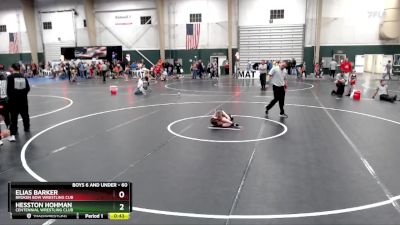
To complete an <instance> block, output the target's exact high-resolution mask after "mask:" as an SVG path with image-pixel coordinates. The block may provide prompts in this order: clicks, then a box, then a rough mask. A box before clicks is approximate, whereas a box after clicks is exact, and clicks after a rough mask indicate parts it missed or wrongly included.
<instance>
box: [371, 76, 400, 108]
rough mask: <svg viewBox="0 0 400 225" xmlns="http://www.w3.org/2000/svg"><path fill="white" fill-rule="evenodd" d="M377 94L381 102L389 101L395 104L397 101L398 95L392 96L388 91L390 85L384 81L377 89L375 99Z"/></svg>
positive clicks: (373, 96)
mask: <svg viewBox="0 0 400 225" xmlns="http://www.w3.org/2000/svg"><path fill="white" fill-rule="evenodd" d="M376 94H378V95H379V100H381V101H387V102H392V103H393V102H395V101H396V100H397V95H395V96H390V95H389V91H388V85H387V84H386V83H385V81H384V80H381V82H380V85H379V86H378V87H377V88H376V91H375V93H374V95H372V98H375V96H376Z"/></svg>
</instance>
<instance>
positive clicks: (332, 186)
mask: <svg viewBox="0 0 400 225" xmlns="http://www.w3.org/2000/svg"><path fill="white" fill-rule="evenodd" d="M363 76H364V77H363ZM363 76H359V80H358V83H357V89H360V90H362V99H361V100H360V101H355V100H352V99H350V98H348V97H343V98H342V99H336V98H335V97H332V96H331V95H330V92H331V90H332V89H333V88H334V85H333V83H332V81H331V80H330V79H329V78H326V79H324V80H305V81H302V80H296V79H290V81H289V91H288V92H287V95H286V106H285V110H286V113H287V114H288V116H289V118H287V119H280V118H279V109H278V108H279V107H278V104H277V105H276V106H275V107H274V108H273V109H272V110H271V111H270V114H269V117H268V118H266V117H265V105H266V104H267V103H268V102H269V101H270V100H271V95H272V92H271V88H269V89H268V91H267V92H264V93H261V91H260V85H259V81H258V80H234V79H229V78H221V79H220V80H219V81H217V80H191V79H184V80H174V81H168V82H166V83H164V82H158V83H154V82H152V83H151V88H152V92H151V93H150V94H148V95H146V96H135V95H134V94H133V92H134V91H135V87H136V81H128V82H126V81H123V80H113V81H107V83H106V84H103V83H102V82H101V80H100V79H94V80H85V81H79V82H78V83H68V81H53V80H47V79H45V78H40V79H36V80H31V86H32V90H31V92H30V94H29V105H30V115H31V118H32V119H31V133H30V134H26V133H24V132H23V130H22V123H21V124H20V126H19V128H20V131H19V132H20V135H19V136H18V137H17V142H16V143H9V142H8V141H5V144H4V145H3V146H1V147H0V149H1V150H0V199H1V201H0V224H25V223H29V224H43V223H47V224H50V223H52V224H77V223H79V224H110V223H113V224H114V223H115V224H400V200H399V199H400V176H399V175H398V174H399V171H400V163H399V159H400V148H399V146H400V113H399V112H400V102H397V103H387V102H380V101H379V100H372V99H371V95H372V93H373V88H375V87H376V86H377V84H378V82H379V81H378V79H373V78H371V77H372V75H363ZM395 79H397V78H395ZM110 85H117V86H118V94H117V95H114V96H112V95H111V94H110V91H109V86H110ZM389 89H390V90H392V91H393V92H392V94H400V81H398V80H394V81H389ZM215 109H223V110H225V111H226V112H228V113H231V114H233V115H234V118H235V122H237V123H239V124H240V125H241V126H242V129H241V130H212V129H208V126H209V115H210V114H212V113H213V112H214V111H215ZM25 162H26V165H24V166H23V163H25ZM28 171H29V172H28ZM38 179H39V180H43V181H44V180H46V181H111V180H113V181H131V182H133V203H134V211H133V213H132V214H131V217H132V218H131V219H130V220H129V221H122V222H111V221H98V220H96V221H84V220H80V221H75V220H70V221H66V220H56V221H46V220H39V221H38V220H35V221H21V220H14V221H12V220H10V219H9V214H8V213H7V182H9V181H37V180H38ZM396 200H399V201H396Z"/></svg>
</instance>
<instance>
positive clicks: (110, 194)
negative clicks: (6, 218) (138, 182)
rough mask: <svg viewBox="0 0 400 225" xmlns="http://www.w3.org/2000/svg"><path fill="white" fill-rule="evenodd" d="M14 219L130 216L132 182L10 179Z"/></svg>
mask: <svg viewBox="0 0 400 225" xmlns="http://www.w3.org/2000/svg"><path fill="white" fill-rule="evenodd" d="M8 212H9V213H10V215H11V218H12V219H110V220H128V219H129V216H130V213H131V212H132V183H130V182H48V183H40V182H39V183H38V182H10V183H9V184H8Z"/></svg>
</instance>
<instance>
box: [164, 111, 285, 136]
mask: <svg viewBox="0 0 400 225" xmlns="http://www.w3.org/2000/svg"><path fill="white" fill-rule="evenodd" d="M233 116H235V117H239V118H253V119H259V120H264V121H269V122H273V123H276V124H278V125H280V126H281V127H283V131H282V132H280V133H279V134H277V135H273V136H269V137H263V138H256V139H248V140H210V139H201V138H193V137H188V136H184V135H182V134H178V133H176V132H175V131H173V130H172V126H173V125H175V124H177V123H180V122H182V121H185V120H191V119H197V118H210V117H211V115H207V116H193V117H187V118H183V119H180V120H176V121H174V122H172V123H170V124H169V125H168V126H167V130H168V132H170V133H171V134H173V135H175V136H177V137H180V138H183V139H188V140H192V141H201V142H212V143H247V142H257V141H265V140H269V139H273V138H277V137H280V136H282V135H284V134H285V133H286V132H287V126H286V125H285V124H283V123H281V122H278V121H275V120H270V119H267V118H262V117H256V116H241V115H233Z"/></svg>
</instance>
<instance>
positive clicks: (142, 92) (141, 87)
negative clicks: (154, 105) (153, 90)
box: [135, 77, 146, 95]
mask: <svg viewBox="0 0 400 225" xmlns="http://www.w3.org/2000/svg"><path fill="white" fill-rule="evenodd" d="M135 95H146V90H145V89H144V82H143V80H142V77H139V78H138V83H137V87H136V91H135Z"/></svg>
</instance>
